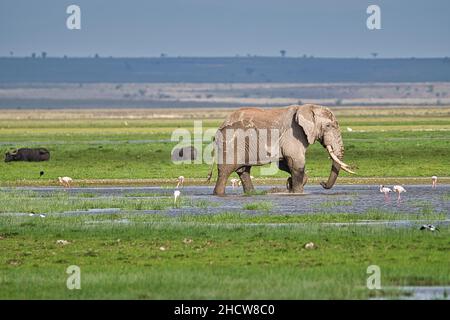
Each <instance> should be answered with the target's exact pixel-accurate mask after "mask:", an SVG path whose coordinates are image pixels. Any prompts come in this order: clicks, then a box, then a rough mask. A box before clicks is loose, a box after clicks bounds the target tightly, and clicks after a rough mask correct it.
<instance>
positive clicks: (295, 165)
mask: <svg viewBox="0 0 450 320" xmlns="http://www.w3.org/2000/svg"><path fill="white" fill-rule="evenodd" d="M287 164H288V166H289V170H290V171H291V179H292V189H290V190H289V192H292V193H303V185H304V183H306V181H305V180H304V179H305V162H304V161H302V160H297V159H295V160H294V159H292V158H287ZM306 179H307V178H306Z"/></svg>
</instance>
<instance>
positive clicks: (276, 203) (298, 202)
mask: <svg viewBox="0 0 450 320" xmlns="http://www.w3.org/2000/svg"><path fill="white" fill-rule="evenodd" d="M391 187H392V186H391ZM404 187H405V189H406V190H407V191H406V193H402V194H401V199H400V201H398V200H397V194H395V193H391V194H390V195H389V197H387V198H385V196H384V194H382V193H380V192H379V186H378V185H337V186H335V187H334V188H333V189H331V190H325V189H323V188H322V187H321V186H314V185H309V186H308V185H307V186H306V187H305V193H304V194H300V195H294V194H289V193H287V192H278V193H272V192H274V191H277V190H274V189H276V188H278V189H279V190H278V191H282V188H281V186H278V187H275V186H257V187H256V189H257V190H258V191H265V192H267V193H266V194H262V195H251V196H247V195H244V194H243V192H242V188H241V187H238V188H234V189H233V188H231V187H227V190H226V192H227V195H226V196H224V197H218V196H213V195H212V191H213V187H212V186H185V187H183V188H182V189H180V190H181V197H180V198H182V199H189V200H190V201H193V202H194V203H195V202H196V201H199V202H200V201H202V202H203V205H202V206H194V207H192V206H187V205H186V206H185V205H181V207H179V208H170V209H167V211H168V212H170V213H173V214H177V213H191V214H200V213H202V214H208V213H211V214H213V213H220V212H241V213H242V212H246V213H249V214H252V213H256V212H258V211H260V210H247V209H248V207H247V209H245V208H244V207H246V205H248V204H255V203H260V202H263V203H264V204H265V205H266V207H267V205H268V206H269V207H270V210H268V211H269V212H270V213H274V214H310V213H338V214H339V213H360V214H362V213H377V212H381V213H393V214H395V213H402V214H412V215H424V216H426V215H427V214H444V215H447V216H448V218H450V185H438V186H437V188H436V189H432V188H431V185H407V186H404ZM1 190H28V191H34V192H37V193H42V194H43V195H44V194H45V193H53V192H55V191H62V190H63V189H62V188H61V187H19V188H1ZM173 191H174V188H161V187H83V188H71V189H69V190H67V192H68V193H69V195H73V196H76V195H77V194H78V195H86V194H88V195H89V197H90V199H96V198H104V197H115V198H116V197H119V198H120V197H126V198H127V199H133V198H143V197H144V198H145V197H151V198H158V197H168V196H170V197H172V196H173ZM182 203H184V202H182ZM167 211H166V212H167ZM109 212H111V213H117V209H114V208H111V209H100V210H89V211H85V212H80V211H77V212H71V213H73V214H95V213H109ZM146 212H148V213H152V212H160V211H158V210H148V211H146ZM69 214H70V213H69Z"/></svg>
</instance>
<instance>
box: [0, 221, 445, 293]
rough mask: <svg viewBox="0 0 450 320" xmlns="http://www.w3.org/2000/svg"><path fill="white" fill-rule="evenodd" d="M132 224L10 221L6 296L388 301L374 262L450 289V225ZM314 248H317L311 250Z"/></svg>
mask: <svg viewBox="0 0 450 320" xmlns="http://www.w3.org/2000/svg"><path fill="white" fill-rule="evenodd" d="M126 218H127V219H129V221H130V223H121V222H122V221H123V219H124V217H123V216H121V215H113V216H105V215H102V216H97V215H96V216H81V217H64V218H63V217H52V216H48V217H47V218H45V219H39V218H32V217H12V216H8V217H6V216H1V217H0V237H1V238H0V239H1V240H0V243H1V246H2V250H1V251H0V285H1V287H2V290H0V298H3V299H5V298H7V299H11V298H18V299H41V298H50V299H55V298H58V299H61V298H63V299H66V298H67V299H86V298H87V299H90V298H104V299H125V298H129V299H164V298H165V299H189V298H190V299H196V298H197V299H230V298H233V299H304V298H307V299H314V298H319V299H333V298H334V299H336V298H339V299H355V298H358V299H365V298H369V297H371V296H374V295H381V294H382V292H378V293H377V292H374V291H370V290H367V289H366V288H365V284H366V279H367V276H368V275H367V273H366V269H367V267H368V266H369V265H372V264H376V265H378V266H380V268H381V271H382V286H383V287H384V286H386V287H388V286H397V285H449V284H450V273H449V272H448V265H449V263H450V257H449V255H448V250H447V249H448V246H449V244H450V243H449V238H450V237H449V236H450V230H449V229H448V228H447V227H443V228H441V232H439V233H431V232H421V231H419V230H418V229H416V228H400V229H391V228H379V227H356V226H348V227H339V228H336V227H327V226H323V225H319V224H315V223H310V224H308V225H306V226H291V225H286V226H284V227H278V228H275V227H271V226H265V225H260V226H254V227H252V228H249V227H245V226H244V225H241V226H239V225H236V226H235V227H230V226H228V225H223V224H217V225H213V226H211V225H205V224H202V223H200V222H199V223H196V224H186V223H184V224H183V223H181V224H173V223H170V220H169V221H166V222H164V223H157V222H155V221H154V217H153V216H152V215H139V216H138V217H135V218H136V219H134V218H133V216H132V215H128V216H126ZM235 218H236V217H235ZM228 219H232V217H228ZM232 221H234V222H239V220H236V219H234V220H232ZM59 239H64V240H67V241H69V242H70V243H69V244H68V245H59V244H57V243H56V241H57V240H59ZM185 239H189V240H192V241H186V240H185ZM310 241H312V242H314V243H315V244H316V245H317V247H318V248H317V249H316V250H306V249H304V248H303V245H304V244H305V243H306V242H310ZM161 247H164V248H165V250H164V251H162V250H161V249H160V248H161ZM69 265H77V266H79V267H80V268H81V290H73V291H71V290H68V289H67V288H66V286H65V284H66V279H67V274H66V273H65V270H66V268H67V267H68V266H69Z"/></svg>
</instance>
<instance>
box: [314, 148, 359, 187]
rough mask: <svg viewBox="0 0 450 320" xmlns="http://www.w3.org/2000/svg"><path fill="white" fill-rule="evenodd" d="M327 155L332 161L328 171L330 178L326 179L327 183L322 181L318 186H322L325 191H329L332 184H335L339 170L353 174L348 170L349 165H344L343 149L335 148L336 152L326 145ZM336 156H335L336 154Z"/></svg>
mask: <svg viewBox="0 0 450 320" xmlns="http://www.w3.org/2000/svg"><path fill="white" fill-rule="evenodd" d="M326 148H327V151H328V153H329V154H330V157H331V159H333V163H332V165H331V171H330V176H329V177H328V181H326V182H325V181H323V182H321V183H320V184H321V185H322V187H324V188H325V189H331V188H332V187H333V186H334V184H335V183H336V180H337V177H338V175H339V170H340V169H341V168H342V170H344V171H346V172H348V173H353V174H354V173H355V172H353V171H352V170H350V167H349V165H347V164H345V163H344V162H343V161H342V159H343V158H344V152H343V151H344V148H343V147H339V148H336V149H337V150H336V151H334V149H333V148H332V147H331V146H330V145H327V146H326ZM335 152H336V153H337V154H336V153H335Z"/></svg>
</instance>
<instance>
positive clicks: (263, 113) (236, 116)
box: [219, 107, 288, 130]
mask: <svg viewBox="0 0 450 320" xmlns="http://www.w3.org/2000/svg"><path fill="white" fill-rule="evenodd" d="M286 112H288V108H277V109H261V108H249V107H247V108H241V109H239V110H236V111H234V112H233V113H231V114H230V115H229V116H228V117H227V118H226V120H225V121H224V122H223V123H222V125H221V126H220V127H219V130H220V129H223V128H226V127H247V128H248V127H257V128H270V127H272V124H273V123H274V122H276V121H277V119H279V118H281V117H282V116H283V115H285V114H286Z"/></svg>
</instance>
